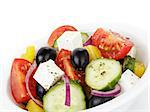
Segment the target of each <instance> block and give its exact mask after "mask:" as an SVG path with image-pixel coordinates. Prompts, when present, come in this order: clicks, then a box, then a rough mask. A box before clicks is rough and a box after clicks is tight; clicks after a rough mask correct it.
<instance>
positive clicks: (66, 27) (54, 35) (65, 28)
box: [48, 25, 77, 47]
mask: <svg viewBox="0 0 150 112" xmlns="http://www.w3.org/2000/svg"><path fill="white" fill-rule="evenodd" d="M65 31H77V29H76V28H74V27H73V26H70V25H64V26H60V27H58V28H57V29H55V30H54V31H53V32H52V34H51V35H50V37H49V39H48V45H49V46H50V47H52V46H53V45H54V42H55V40H57V39H58V38H59V37H60V36H61V35H62V34H63V33H64V32H65Z"/></svg>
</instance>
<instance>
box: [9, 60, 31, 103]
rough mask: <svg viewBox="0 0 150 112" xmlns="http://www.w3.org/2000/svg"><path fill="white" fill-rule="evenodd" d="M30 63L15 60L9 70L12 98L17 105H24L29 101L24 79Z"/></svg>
mask: <svg viewBox="0 0 150 112" xmlns="http://www.w3.org/2000/svg"><path fill="white" fill-rule="evenodd" d="M30 66H31V63H30V62H29V61H27V60H24V59H15V60H14V61H13V64H12V68H11V76H10V86H11V92H12V96H13V98H14V99H15V101H16V102H17V103H24V102H28V101H29V100H30V96H29V95H28V92H27V89H26V85H25V77H26V73H27V71H28V69H29V68H30Z"/></svg>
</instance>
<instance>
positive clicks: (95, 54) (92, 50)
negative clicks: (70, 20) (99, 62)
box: [84, 45, 102, 61]
mask: <svg viewBox="0 0 150 112" xmlns="http://www.w3.org/2000/svg"><path fill="white" fill-rule="evenodd" d="M84 48H85V49H86V50H87V51H88V53H89V58H90V59H89V60H90V61H92V60H95V59H98V58H101V57H102V55H101V52H100V50H99V49H98V48H97V47H96V46H93V45H88V46H85V47H84Z"/></svg>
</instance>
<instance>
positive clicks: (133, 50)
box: [127, 46, 136, 58]
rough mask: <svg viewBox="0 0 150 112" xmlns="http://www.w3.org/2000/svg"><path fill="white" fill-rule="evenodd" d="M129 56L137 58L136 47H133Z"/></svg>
mask: <svg viewBox="0 0 150 112" xmlns="http://www.w3.org/2000/svg"><path fill="white" fill-rule="evenodd" d="M127 55H129V56H131V57H133V58H135V57H136V47H135V46H133V47H132V48H131V50H130V51H129V53H128V54H127Z"/></svg>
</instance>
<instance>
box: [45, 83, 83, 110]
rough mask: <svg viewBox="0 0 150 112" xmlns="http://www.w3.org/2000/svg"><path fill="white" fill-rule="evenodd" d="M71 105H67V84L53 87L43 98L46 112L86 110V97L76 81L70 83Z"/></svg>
mask: <svg viewBox="0 0 150 112" xmlns="http://www.w3.org/2000/svg"><path fill="white" fill-rule="evenodd" d="M70 92H71V105H70V107H68V106H66V105H65V94H66V91H65V84H64V82H63V81H61V82H59V84H56V85H55V86H53V87H52V88H51V89H50V90H49V91H48V92H47V93H46V95H45V96H44V97H43V108H44V110H45V112H77V111H79V110H83V109H86V102H85V96H84V93H83V91H82V87H81V86H80V85H79V84H78V83H77V82H74V81H70Z"/></svg>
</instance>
